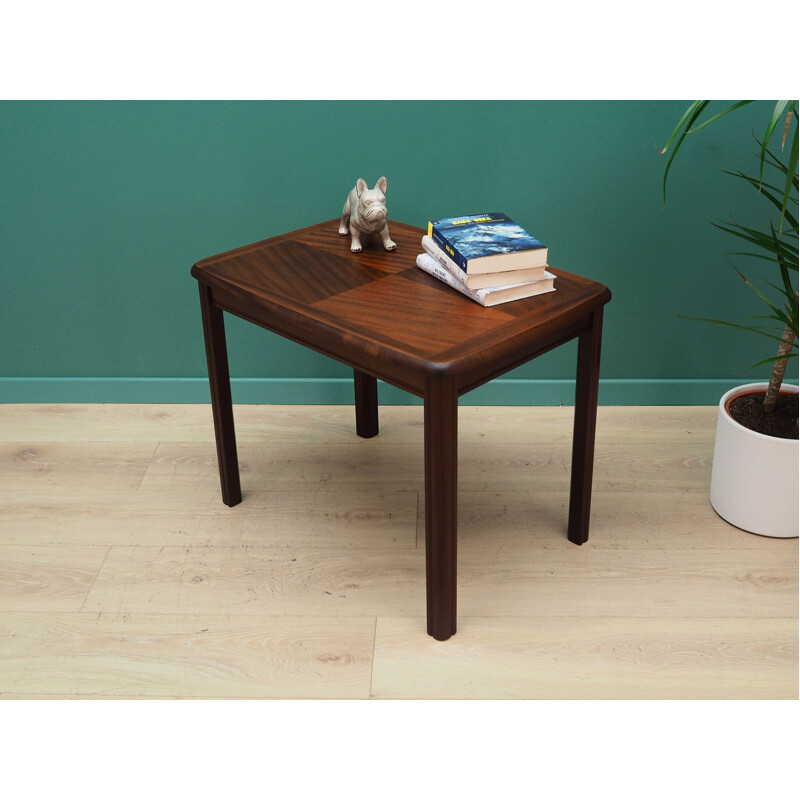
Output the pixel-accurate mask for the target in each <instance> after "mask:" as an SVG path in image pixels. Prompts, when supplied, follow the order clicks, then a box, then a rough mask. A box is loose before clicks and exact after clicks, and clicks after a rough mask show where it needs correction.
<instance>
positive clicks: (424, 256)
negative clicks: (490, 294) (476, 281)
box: [417, 253, 486, 306]
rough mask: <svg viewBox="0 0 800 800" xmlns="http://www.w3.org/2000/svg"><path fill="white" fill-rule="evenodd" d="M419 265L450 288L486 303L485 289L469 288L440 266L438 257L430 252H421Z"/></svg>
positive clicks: (481, 303)
mask: <svg viewBox="0 0 800 800" xmlns="http://www.w3.org/2000/svg"><path fill="white" fill-rule="evenodd" d="M417 266H418V267H419V268H420V269H421V270H423V271H424V272H427V273H428V275H433V277H434V278H438V279H439V280H440V281H441V282H442V283H446V284H447V285H448V286H449V287H450V288H452V289H455V290H456V291H457V292H461V294H463V295H465V296H466V297H469V299H470V300H474V301H475V302H476V303H479V304H480V305H482V306H485V305H486V292H485V291H484V290H483V289H477V290H474V289H467V287H466V286H464V284H463V283H461V282H460V281H459V280H458V278H456V277H454V276H453V275H451V274H450V273H449V272H448V271H447V270H446V269H445V268H444V267H442V266H440V264H439V263H438V262H437V261H436V259H435V258H433V256H430V255H428V253H420V254H419V255H418V256H417Z"/></svg>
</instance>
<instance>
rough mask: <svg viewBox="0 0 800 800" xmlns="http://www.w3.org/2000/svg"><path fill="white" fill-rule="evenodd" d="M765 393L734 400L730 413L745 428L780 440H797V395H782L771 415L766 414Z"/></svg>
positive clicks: (729, 408)
mask: <svg viewBox="0 0 800 800" xmlns="http://www.w3.org/2000/svg"><path fill="white" fill-rule="evenodd" d="M764 395H765V392H747V393H746V394H740V395H737V396H736V397H734V398H732V399H731V401H730V402H729V403H728V404H727V408H728V413H729V414H730V415H731V416H732V417H733V418H734V419H735V420H736V421H737V422H738V423H739V424H740V425H744V426H745V428H749V429H750V430H751V431H756V433H763V434H765V435H766V436H775V437H776V438H780V439H797V406H798V403H797V398H798V395H797V394H794V393H792V394H790V393H788V392H787V393H782V394H780V395H779V396H778V405H777V406H776V408H775V410H774V411H773V412H772V413H771V414H765V413H764Z"/></svg>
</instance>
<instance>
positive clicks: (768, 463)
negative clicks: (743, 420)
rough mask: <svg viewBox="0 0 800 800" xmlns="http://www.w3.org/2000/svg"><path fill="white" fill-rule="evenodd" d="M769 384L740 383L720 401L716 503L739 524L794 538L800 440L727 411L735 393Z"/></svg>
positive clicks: (793, 389)
mask: <svg viewBox="0 0 800 800" xmlns="http://www.w3.org/2000/svg"><path fill="white" fill-rule="evenodd" d="M766 388H767V384H766V383H749V384H746V385H744V386H737V387H736V388H735V389H731V390H730V391H729V392H726V393H725V394H724V395H723V396H722V399H721V400H720V401H719V410H718V412H717V438H716V442H715V444H714V465H713V467H712V470H711V505H712V506H713V507H714V510H715V511H716V512H717V513H718V514H719V515H720V516H721V517H722V518H723V519H725V520H727V521H728V522H730V523H731V524H732V525H735V526H736V527H737V528H742V529H743V530H746V531H749V532H750V533H758V534H760V535H762V536H778V537H781V538H792V537H796V536H797V535H798V474H797V463H798V453H799V452H800V450H799V449H798V440H797V439H779V438H776V437H774V436H765V435H764V434H763V433H756V432H755V431H751V430H749V429H748V428H745V427H744V426H743V425H740V424H739V423H738V422H736V420H734V419H733V418H732V417H731V416H730V414H728V412H727V411H726V410H725V406H726V404H727V402H728V400H729V399H730V398H731V397H733V395H736V394H741V393H742V392H747V391H757V390H760V391H764V390H765V389H766ZM781 391H782V392H794V393H795V394H796V393H797V391H798V388H797V387H796V386H786V385H784V386H783V387H782V389H781Z"/></svg>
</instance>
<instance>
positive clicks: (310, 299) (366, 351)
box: [192, 219, 611, 640]
mask: <svg viewBox="0 0 800 800" xmlns="http://www.w3.org/2000/svg"><path fill="white" fill-rule="evenodd" d="M338 228H339V220H338V219H334V220H331V221H329V222H323V223H320V224H317V225H312V226H310V227H307V228H303V229H301V230H298V231H294V232H293V233H287V234H283V235H281V236H275V237H273V238H271V239H266V240H264V241H261V242H256V243H254V244H250V245H246V246H244V247H240V248H238V249H236V250H231V251H229V252H226V253H222V254H220V255H216V256H212V257H210V258H206V259H203V260H202V261H199V262H198V263H197V264H195V265H194V267H193V268H192V275H193V276H194V277H195V278H196V279H197V281H198V283H199V287H200V304H201V309H202V316H203V332H204V336H205V346H206V356H207V361H208V376H209V383H210V386H211V404H212V410H213V417H214V430H215V435H216V445H217V457H218V460H219V471H220V482H221V484H222V500H223V502H224V503H225V504H226V505H228V506H234V505H236V504H237V503H239V502H241V499H242V492H241V486H240V483H239V464H238V458H237V453H236V437H235V432H234V423H233V407H232V401H231V388H230V375H229V371H228V355H227V347H226V343H225V328H224V320H223V314H222V312H223V311H227V312H229V313H231V314H235V315H236V316H238V317H241V318H242V319H246V320H249V321H250V322H253V323H255V324H256V325H259V326H261V327H262V328H266V329H267V330H269V331H273V332H274V333H277V334H280V335H281V336H284V337H286V338H288V339H291V340H292V341H295V342H298V343H300V344H302V345H304V346H306V347H309V348H311V349H312V350H315V351H317V352H319V353H323V354H325V355H326V356H330V357H331V358H334V359H337V360H338V361H340V362H342V363H344V364H347V365H348V366H350V367H352V368H353V370H354V388H355V419H356V433H357V434H358V435H359V436H362V437H371V436H375V435H376V434H377V433H378V389H377V379H378V378H380V379H382V380H384V381H386V382H387V383H390V384H393V385H394V386H398V387H400V388H401V389H405V390H406V391H408V392H411V393H412V394H414V395H417V396H419V397H421V398H423V401H424V426H425V434H424V440H425V444H424V448H425V559H426V590H427V615H428V633H429V634H430V635H431V636H433V637H434V638H435V639H439V640H444V639H448V638H449V637H450V636H452V635H453V634H454V633H455V631H456V488H457V428H458V398H459V396H460V395H462V394H464V393H465V392H469V391H470V390H471V389H474V388H476V387H477V386H480V385H481V384H483V383H486V382H487V381H490V380H492V379H493V378H496V377H497V376H498V375H502V374H503V373H505V372H507V371H508V370H511V369H514V368H515V367H518V366H520V365H521V364H524V363H525V362H527V361H529V360H530V359H532V358H535V357H536V356H539V355H541V354H542V353H545V352H547V351H548V350H551V349H553V348H554V347H558V346H559V345H561V344H564V343H565V342H568V341H570V340H571V339H574V338H575V337H578V365H577V383H576V393H575V418H574V428H573V444H572V471H571V484H570V504H569V521H568V526H567V536H568V538H569V540H570V541H571V542H574V543H575V544H583V543H584V542H585V541H586V540H587V538H588V533H589V509H590V503H591V492H592V466H593V461H594V434H595V422H596V417H597V391H598V380H599V371H600V338H601V333H602V325H603V307H604V305H605V304H606V303H607V302H608V301H609V300H610V299H611V293H610V292H609V290H608V289H607V288H606V287H605V286H603V285H602V284H599V283H596V282H594V281H591V280H588V279H586V278H582V277H579V276H577V275H572V274H570V273H568V272H564V271H563V270H560V269H554V268H550V269H551V272H553V273H554V274H555V275H556V282H555V286H556V290H555V291H554V292H550V293H548V294H544V295H539V296H536V297H531V298H526V299H522V300H515V301H512V302H510V303H506V304H503V305H500V306H494V307H491V308H484V307H483V306H480V305H478V304H477V303H475V302H473V301H472V300H470V299H468V298H466V297H464V296H462V295H461V294H459V293H458V292H456V291H454V290H453V289H451V288H449V287H448V286H446V285H444V284H443V283H440V282H439V281H438V280H436V278H433V277H431V276H430V275H428V274H426V273H424V272H423V271H422V270H420V269H419V268H418V267H417V266H416V256H417V254H418V253H420V252H422V245H421V239H422V236H423V234H424V233H425V231H423V230H422V229H421V228H416V227H413V226H411V225H405V224H403V223H398V222H390V223H389V230H390V233H391V236H392V239H393V240H394V241H395V243H396V244H397V249H396V250H393V251H385V250H383V249H382V247H381V244H380V242H379V241H372V242H369V243H367V242H365V243H364V244H365V247H364V250H363V251H362V252H360V253H351V252H350V237H349V236H347V237H345V236H340V235H339V233H338Z"/></svg>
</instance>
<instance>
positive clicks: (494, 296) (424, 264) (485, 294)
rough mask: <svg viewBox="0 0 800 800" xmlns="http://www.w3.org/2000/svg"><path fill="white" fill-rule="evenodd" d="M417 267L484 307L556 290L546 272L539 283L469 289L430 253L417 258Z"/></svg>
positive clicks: (551, 275)
mask: <svg viewBox="0 0 800 800" xmlns="http://www.w3.org/2000/svg"><path fill="white" fill-rule="evenodd" d="M417 266H418V267H419V268H420V269H421V270H423V271H424V272H427V273H428V274H429V275H432V276H433V277H434V278H437V279H438V280H440V281H442V283H446V284H447V285H448V286H450V287H451V288H453V289H455V290H456V291H458V292H461V294H463V295H465V296H466V297H469V298H470V300H474V301H475V302H476V303H479V304H480V305H482V306H487V307H488V306H496V305H499V304H500V303H508V302H509V301H511V300H520V299H522V298H523V297H533V296H534V295H537V294H545V293H546V292H552V291H554V290H555V286H554V283H555V278H556V276H555V275H553V274H552V273H550V272H545V277H544V278H542V279H540V280H537V281H529V282H526V283H516V284H511V285H510V286H493V287H489V288H486V289H468V288H467V287H466V286H465V285H464V284H463V283H462V282H461V281H460V280H459V279H458V278H456V277H455V276H454V275H452V274H451V273H450V272H449V270H446V269H445V268H444V267H442V266H441V265H440V264H439V262H438V261H437V260H436V259H435V258H434V257H433V256H431V255H430V254H428V253H420V254H419V255H418V256H417Z"/></svg>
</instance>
